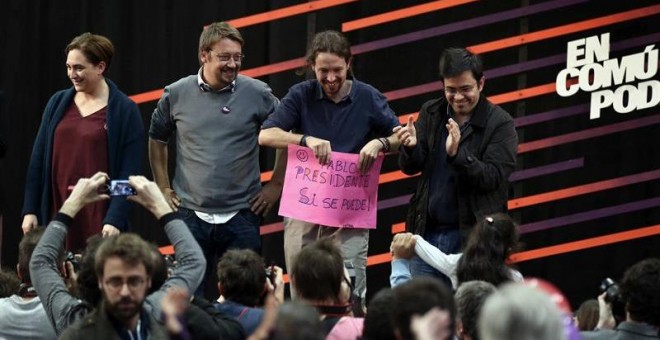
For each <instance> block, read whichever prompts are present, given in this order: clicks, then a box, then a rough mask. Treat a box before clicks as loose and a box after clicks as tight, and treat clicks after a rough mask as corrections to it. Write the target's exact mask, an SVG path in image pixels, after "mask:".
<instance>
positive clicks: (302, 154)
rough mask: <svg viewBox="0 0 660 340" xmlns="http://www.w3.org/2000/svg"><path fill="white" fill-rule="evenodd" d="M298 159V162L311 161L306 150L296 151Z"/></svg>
mask: <svg viewBox="0 0 660 340" xmlns="http://www.w3.org/2000/svg"><path fill="white" fill-rule="evenodd" d="M296 157H298V160H299V161H301V162H307V160H308V159H309V156H307V151H305V150H298V151H296Z"/></svg>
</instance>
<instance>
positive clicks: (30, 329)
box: [0, 228, 63, 339]
mask: <svg viewBox="0 0 660 340" xmlns="http://www.w3.org/2000/svg"><path fill="white" fill-rule="evenodd" d="M43 233H44V230H43V228H34V229H31V230H30V231H28V232H27V233H25V234H24V235H23V239H22V240H21V242H20V243H19V245H18V264H17V265H16V271H17V272H18V277H19V279H20V280H21V283H20V288H19V289H17V290H15V291H14V293H15V294H13V295H11V296H10V297H7V298H0V339H55V338H56V335H55V330H54V329H53V326H52V325H51V324H50V323H49V322H48V317H47V316H46V312H45V311H44V307H43V305H42V303H41V300H40V299H39V296H37V292H36V291H35V289H34V287H33V286H32V281H31V279H30V266H29V265H30V258H31V257H32V253H33V252H34V248H35V247H36V246H37V243H38V242H39V239H40V238H41V236H42V235H43ZM62 260H63V256H60V258H59V263H62Z"/></svg>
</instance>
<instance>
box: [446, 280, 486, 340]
mask: <svg viewBox="0 0 660 340" xmlns="http://www.w3.org/2000/svg"><path fill="white" fill-rule="evenodd" d="M495 290H496V288H495V286H493V285H492V284H490V283H488V282H485V281H468V282H465V283H463V284H461V285H460V286H459V287H458V289H457V290H456V294H455V295H454V299H455V300H456V313H457V319H459V320H461V323H462V324H463V332H465V333H466V334H467V335H469V336H470V338H472V339H473V340H478V339H479V332H478V329H477V321H478V318H479V313H480V312H481V308H482V307H483V306H484V303H485V302H486V299H487V298H488V297H489V296H490V295H491V294H492V293H494V292H495Z"/></svg>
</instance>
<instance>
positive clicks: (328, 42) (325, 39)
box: [305, 31, 353, 66]
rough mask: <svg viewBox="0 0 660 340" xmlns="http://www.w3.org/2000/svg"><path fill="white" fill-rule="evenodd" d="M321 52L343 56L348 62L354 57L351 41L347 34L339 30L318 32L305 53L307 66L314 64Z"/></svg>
mask: <svg viewBox="0 0 660 340" xmlns="http://www.w3.org/2000/svg"><path fill="white" fill-rule="evenodd" d="M319 53H332V54H334V55H337V56H339V57H341V58H343V59H344V61H346V63H347V64H348V63H349V62H350V61H351V58H352V57H353V55H352V54H351V43H350V42H348V39H347V38H346V36H344V35H343V34H341V33H339V32H337V31H323V32H319V33H316V35H315V36H314V39H312V43H311V44H310V45H309V48H308V49H307V54H306V55H305V62H306V64H307V66H311V65H314V63H315V62H316V57H317V56H318V55H319Z"/></svg>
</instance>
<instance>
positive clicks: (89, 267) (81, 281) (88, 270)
mask: <svg viewBox="0 0 660 340" xmlns="http://www.w3.org/2000/svg"><path fill="white" fill-rule="evenodd" d="M103 241H104V238H103V237H101V235H99V234H96V235H94V236H92V237H90V238H88V239H87V246H86V247H85V249H84V250H83V253H82V257H81V259H80V271H79V272H78V279H77V283H78V297H79V298H81V299H82V300H83V301H86V302H88V303H89V304H91V305H93V306H96V305H97V304H98V303H99V302H100V301H101V291H100V290H99V280H98V277H97V276H96V269H95V266H94V264H95V263H94V259H95V257H96V251H97V250H98V249H99V247H100V246H101V243H103Z"/></svg>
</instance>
